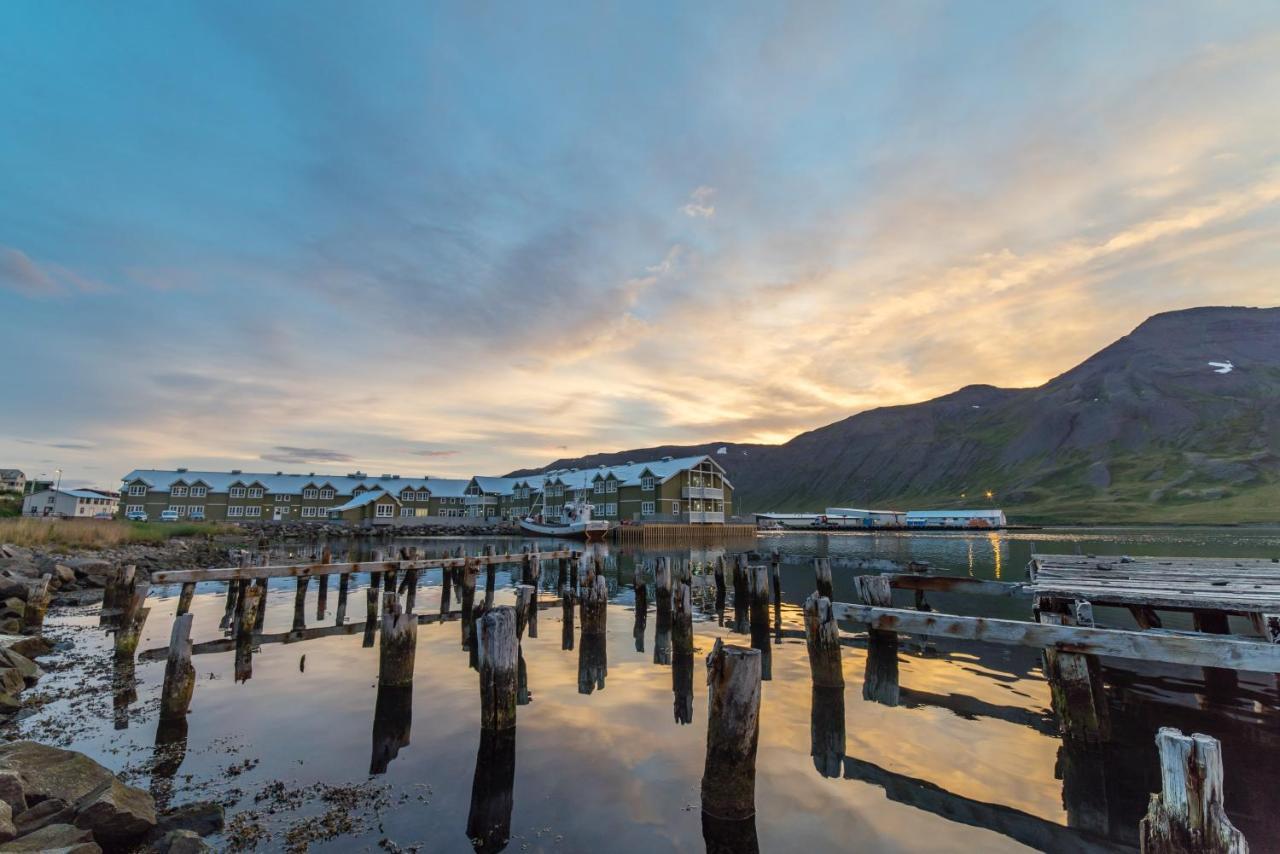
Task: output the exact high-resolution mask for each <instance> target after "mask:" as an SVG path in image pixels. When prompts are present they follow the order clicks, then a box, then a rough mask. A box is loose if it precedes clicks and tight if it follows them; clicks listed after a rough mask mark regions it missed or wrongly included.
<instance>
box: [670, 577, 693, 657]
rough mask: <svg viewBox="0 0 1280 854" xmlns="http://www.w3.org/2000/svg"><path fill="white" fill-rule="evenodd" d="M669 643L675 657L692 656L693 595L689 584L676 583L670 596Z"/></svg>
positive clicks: (680, 581) (682, 581)
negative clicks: (685, 654) (683, 654)
mask: <svg viewBox="0 0 1280 854" xmlns="http://www.w3.org/2000/svg"><path fill="white" fill-rule="evenodd" d="M671 623H672V626H671V643H672V648H673V650H674V652H675V654H676V655H680V654H682V653H689V654H690V655H692V654H693V595H692V591H691V590H690V589H689V582H688V581H686V580H685V579H683V578H682V579H680V580H679V581H677V582H676V585H675V590H674V591H673V593H672V596H671Z"/></svg>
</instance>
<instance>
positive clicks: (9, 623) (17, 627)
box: [0, 617, 22, 635]
mask: <svg viewBox="0 0 1280 854" xmlns="http://www.w3.org/2000/svg"><path fill="white" fill-rule="evenodd" d="M21 631H22V620H19V619H18V618H17V617H7V618H5V619H0V634H5V635H16V634H18V633H19V632H21Z"/></svg>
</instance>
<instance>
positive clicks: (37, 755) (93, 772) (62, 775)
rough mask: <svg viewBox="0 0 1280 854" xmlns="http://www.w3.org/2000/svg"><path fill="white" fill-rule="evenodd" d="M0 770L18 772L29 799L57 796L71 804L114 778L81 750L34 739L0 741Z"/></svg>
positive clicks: (36, 799)
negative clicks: (58, 746)
mask: <svg viewBox="0 0 1280 854" xmlns="http://www.w3.org/2000/svg"><path fill="white" fill-rule="evenodd" d="M0 770H11V771H16V772H18V774H19V776H20V777H21V778H22V788H23V791H24V792H25V793H26V796H27V800H28V801H37V802H38V801H43V800H45V799H46V798H58V799H60V800H63V801H66V802H67V803H69V804H73V803H75V802H76V801H79V800H80V799H81V798H83V797H84V796H85V795H88V794H90V793H92V792H94V791H97V790H99V789H104V790H105V789H106V788H107V784H108V783H109V782H110V781H112V780H115V775H114V774H112V773H111V772H110V771H109V770H107V769H106V768H104V767H102V766H101V765H99V764H98V763H97V762H94V761H93V760H92V759H90V758H89V757H88V756H85V755H84V754H83V753H76V752H75V751H74V750H62V749H61V748H57V747H49V746H48V745H44V744H38V743H36V742H34V741H15V742H13V743H12V744H6V745H0Z"/></svg>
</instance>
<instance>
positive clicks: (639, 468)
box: [530, 454, 733, 489]
mask: <svg viewBox="0 0 1280 854" xmlns="http://www.w3.org/2000/svg"><path fill="white" fill-rule="evenodd" d="M704 461H709V462H711V463H712V464H713V465H714V466H715V467H716V470H717V471H719V472H721V473H722V474H723V472H724V467H723V466H721V465H720V464H719V463H717V462H716V461H715V460H713V459H711V457H709V456H707V455H706V454H703V455H701V456H697V457H678V458H673V459H669V460H646V461H642V462H635V463H626V464H623V465H619V466H597V467H596V468H589V469H554V470H552V471H548V472H543V473H542V474H541V475H533V476H532V477H531V478H530V479H531V480H532V479H536V478H538V477H541V478H544V482H545V481H553V482H559V483H563V484H564V485H565V486H567V487H569V488H570V489H590V488H591V483H592V481H593V480H595V478H596V475H600V476H602V477H604V476H608V475H609V474H612V475H613V476H614V477H615V478H616V479H617V480H619V481H621V482H622V485H623V486H639V485H640V480H641V478H643V477H644V476H645V472H648V473H649V474H651V475H653V476H654V477H655V478H657V480H658V482H659V483H666V482H667V481H668V480H671V478H673V477H675V476H676V475H678V474H680V473H681V472H684V471H688V470H689V469H691V468H693V467H694V466H696V465H698V464H699V463H701V462H704ZM725 483H729V479H728V478H725ZM729 486H733V484H732V483H729Z"/></svg>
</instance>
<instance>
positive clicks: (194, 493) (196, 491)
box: [191, 486, 209, 498]
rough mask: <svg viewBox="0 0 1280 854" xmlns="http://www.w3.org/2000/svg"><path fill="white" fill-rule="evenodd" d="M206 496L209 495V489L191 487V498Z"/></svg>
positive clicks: (205, 487)
mask: <svg viewBox="0 0 1280 854" xmlns="http://www.w3.org/2000/svg"><path fill="white" fill-rule="evenodd" d="M208 494H209V488H208V487H207V486H193V487H191V497H192V498H204V497H205V496H206V495H208Z"/></svg>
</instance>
